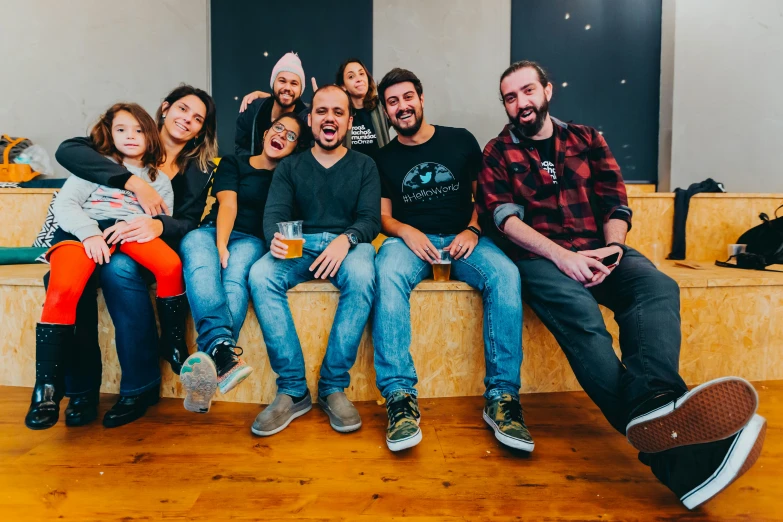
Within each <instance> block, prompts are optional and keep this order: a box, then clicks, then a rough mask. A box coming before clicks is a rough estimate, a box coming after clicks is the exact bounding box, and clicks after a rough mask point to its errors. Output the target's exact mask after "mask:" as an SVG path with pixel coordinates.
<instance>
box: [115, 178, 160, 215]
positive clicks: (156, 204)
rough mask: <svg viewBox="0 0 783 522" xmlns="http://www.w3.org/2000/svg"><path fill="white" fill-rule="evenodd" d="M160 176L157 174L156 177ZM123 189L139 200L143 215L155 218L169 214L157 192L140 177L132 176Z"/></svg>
mask: <svg viewBox="0 0 783 522" xmlns="http://www.w3.org/2000/svg"><path fill="white" fill-rule="evenodd" d="M160 174H161V173H158V175H160ZM125 188H126V189H127V190H130V191H132V192H133V193H134V194H136V199H138V200H139V205H141V208H142V209H144V213H145V214H147V215H149V216H157V215H160V214H168V213H169V207H168V206H167V205H166V202H165V201H163V198H162V197H161V196H160V194H158V191H157V190H155V189H154V188H152V186H151V185H150V184H149V183H147V182H146V181H144V180H143V179H141V178H140V177H138V176H132V177H131V178H130V179H129V180H128V182H127V183H126V184H125Z"/></svg>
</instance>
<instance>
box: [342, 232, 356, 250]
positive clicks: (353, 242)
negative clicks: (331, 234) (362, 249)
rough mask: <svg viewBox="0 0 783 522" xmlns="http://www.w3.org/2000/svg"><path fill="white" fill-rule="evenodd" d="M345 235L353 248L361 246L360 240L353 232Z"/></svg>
mask: <svg viewBox="0 0 783 522" xmlns="http://www.w3.org/2000/svg"><path fill="white" fill-rule="evenodd" d="M343 235H344V236H345V237H347V238H348V242H349V243H350V244H351V248H353V247H355V246H356V245H358V244H359V240H358V239H357V238H356V234H354V233H353V232H344V233H343Z"/></svg>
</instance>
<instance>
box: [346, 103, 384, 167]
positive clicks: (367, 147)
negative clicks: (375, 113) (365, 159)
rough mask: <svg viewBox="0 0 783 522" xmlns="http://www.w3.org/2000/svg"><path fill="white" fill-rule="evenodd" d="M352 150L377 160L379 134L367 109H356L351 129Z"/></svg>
mask: <svg viewBox="0 0 783 522" xmlns="http://www.w3.org/2000/svg"><path fill="white" fill-rule="evenodd" d="M351 149H352V150H355V151H356V152H361V153H362V154H366V155H368V156H370V157H371V158H375V154H376V153H377V152H378V149H379V147H378V134H377V133H376V132H375V127H374V126H373V124H372V116H371V114H370V112H369V111H368V110H367V109H354V113H353V127H351Z"/></svg>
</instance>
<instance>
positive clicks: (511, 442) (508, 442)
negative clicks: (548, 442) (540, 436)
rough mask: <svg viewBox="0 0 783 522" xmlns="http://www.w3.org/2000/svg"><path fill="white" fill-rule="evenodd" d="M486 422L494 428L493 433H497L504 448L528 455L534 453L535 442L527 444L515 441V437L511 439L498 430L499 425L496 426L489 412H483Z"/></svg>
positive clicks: (496, 436)
mask: <svg viewBox="0 0 783 522" xmlns="http://www.w3.org/2000/svg"><path fill="white" fill-rule="evenodd" d="M483 417H484V422H486V423H487V424H488V425H489V427H490V428H492V431H494V432H495V438H496V439H498V440H499V441H500V443H501V444H503V445H504V446H508V447H509V448H514V449H518V450H522V451H527V452H528V453H533V449H535V447H536V444H535V443H534V442H526V441H524V440H520V439H515V438H514V437H509V436H508V435H506V434H505V433H503V432H502V431H500V428H498V425H497V424H495V423H494V422H493V421H492V419H491V418H490V417H489V415H487V412H483Z"/></svg>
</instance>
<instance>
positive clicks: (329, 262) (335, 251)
mask: <svg viewBox="0 0 783 522" xmlns="http://www.w3.org/2000/svg"><path fill="white" fill-rule="evenodd" d="M350 249H351V242H350V241H348V237H347V236H346V235H345V234H340V235H339V236H337V237H336V238H334V239H333V240H332V242H331V243H329V246H328V247H326V249H325V250H324V251H323V252H321V255H320V256H318V257H317V258H316V259H315V261H313V264H312V265H310V271H311V272H312V271H313V270H315V269H316V267H318V271H317V272H316V273H315V278H316V279H318V278H321V279H326V278H327V277H334V276H335V275H336V274H337V271H338V270H339V269H340V265H342V264H343V259H345V256H347V255H348V250H350ZM318 265H321V266H320V267H319V266H318Z"/></svg>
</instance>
